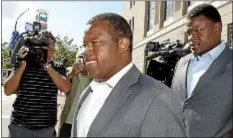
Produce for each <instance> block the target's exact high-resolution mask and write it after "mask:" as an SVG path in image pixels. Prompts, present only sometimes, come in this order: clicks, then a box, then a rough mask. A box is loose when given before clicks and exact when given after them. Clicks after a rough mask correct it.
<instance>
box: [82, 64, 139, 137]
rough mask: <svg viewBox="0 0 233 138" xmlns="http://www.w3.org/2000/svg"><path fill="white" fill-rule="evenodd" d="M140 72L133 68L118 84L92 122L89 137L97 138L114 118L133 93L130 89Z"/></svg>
mask: <svg viewBox="0 0 233 138" xmlns="http://www.w3.org/2000/svg"><path fill="white" fill-rule="evenodd" d="M139 75H140V72H139V71H138V69H137V68H136V67H135V66H133V67H132V68H131V69H130V70H129V71H128V72H127V73H126V74H125V75H124V76H123V77H122V78H121V79H120V81H119V82H118V83H117V84H116V86H115V87H114V88H113V90H112V92H111V93H110V95H109V96H108V98H107V99H106V101H105V103H104V105H103V106H102V108H101V109H100V111H99V113H98V114H97V116H96V118H95V119H94V121H93V122H92V125H91V127H90V129H89V132H88V135H87V137H96V136H98V134H99V133H100V132H101V130H102V129H103V127H104V126H105V124H106V123H107V122H108V121H109V119H110V118H111V117H112V116H113V114H114V113H115V112H116V110H117V109H118V108H119V107H120V106H121V105H122V104H123V102H124V100H125V99H126V98H127V97H128V95H129V94H130V93H131V92H132V89H130V88H129V87H130V86H131V85H132V84H134V83H136V82H137V80H138V77H139Z"/></svg>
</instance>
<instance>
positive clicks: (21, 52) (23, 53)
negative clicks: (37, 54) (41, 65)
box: [18, 46, 29, 59]
mask: <svg viewBox="0 0 233 138" xmlns="http://www.w3.org/2000/svg"><path fill="white" fill-rule="evenodd" d="M28 51H29V49H28V48H27V47H25V46H22V47H21V48H20V49H19V52H18V55H19V57H20V58H21V59H23V58H25V56H26V55H27V54H28Z"/></svg>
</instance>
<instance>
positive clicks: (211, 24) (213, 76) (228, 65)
mask: <svg viewBox="0 0 233 138" xmlns="http://www.w3.org/2000/svg"><path fill="white" fill-rule="evenodd" d="M187 19H188V23H187V35H188V38H189V44H190V48H191V50H192V53H191V54H189V55H187V56H185V57H183V58H181V59H180V61H179V62H178V64H177V66H176V71H175V73H174V78H173V84H172V88H173V90H174V91H176V92H177V93H178V95H179V96H180V98H181V101H182V108H183V112H184V122H185V126H186V135H187V136H188V137H228V136H229V132H230V131H231V130H232V50H231V49H230V48H229V47H228V46H227V45H226V44H225V42H224V41H223V40H221V32H222V22H221V16H220V14H219V12H218V11H217V9H216V8H215V7H213V6H212V5H209V4H201V5H198V6H196V7H194V8H193V9H192V10H191V11H190V12H189V13H188V15H187Z"/></svg>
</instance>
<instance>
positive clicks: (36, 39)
mask: <svg viewBox="0 0 233 138" xmlns="http://www.w3.org/2000/svg"><path fill="white" fill-rule="evenodd" d="M40 28H41V25H40V23H39V22H33V24H32V25H31V24H30V23H26V26H25V29H26V32H24V33H23V34H26V36H23V39H24V45H25V47H27V48H28V54H27V55H26V57H24V59H22V60H26V61H27V62H37V63H46V62H47V54H48V47H49V45H50V39H49V38H47V37H45V36H43V35H42V34H39V32H40ZM30 29H32V30H30Z"/></svg>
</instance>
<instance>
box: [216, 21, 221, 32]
mask: <svg viewBox="0 0 233 138" xmlns="http://www.w3.org/2000/svg"><path fill="white" fill-rule="evenodd" d="M215 31H218V32H222V25H221V23H220V22H217V23H215Z"/></svg>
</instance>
